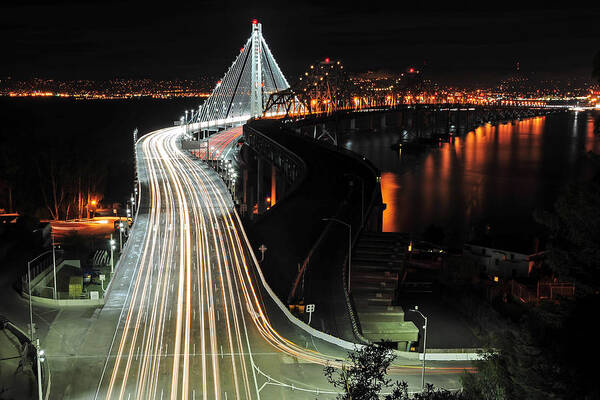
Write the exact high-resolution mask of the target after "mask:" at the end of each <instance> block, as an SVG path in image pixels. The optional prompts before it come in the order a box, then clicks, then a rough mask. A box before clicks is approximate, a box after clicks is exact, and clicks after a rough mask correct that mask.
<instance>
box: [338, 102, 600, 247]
mask: <svg viewBox="0 0 600 400" xmlns="http://www.w3.org/2000/svg"><path fill="white" fill-rule="evenodd" d="M399 139H400V135H399V133H398V132H397V131H388V132H376V133H358V134H352V135H350V136H347V137H345V139H344V143H343V144H344V145H345V147H347V148H348V149H350V150H353V151H355V152H357V153H360V154H364V155H366V156H367V157H368V158H369V159H370V160H371V161H372V162H373V163H374V164H375V165H377V166H378V167H379V168H380V169H381V173H382V182H381V183H382V193H383V200H384V202H385V203H387V209H386V211H385V212H384V230H385V231H392V232H414V233H422V232H423V231H424V230H425V228H426V227H427V226H428V225H430V224H434V225H437V226H440V227H442V228H443V229H444V233H445V241H446V243H447V244H449V245H461V244H462V243H463V241H464V240H468V239H469V237H470V236H471V234H472V232H473V231H474V228H475V227H477V226H480V225H482V224H489V225H490V226H491V228H492V230H493V231H494V232H495V233H497V234H499V235H505V236H506V235H510V236H518V237H522V238H526V237H531V236H532V235H534V234H535V231H536V230H537V229H539V227H538V226H537V225H536V224H535V222H534V219H533V216H532V214H533V211H534V210H535V209H549V208H551V207H552V204H553V203H554V201H555V200H556V198H557V196H558V195H559V194H560V193H561V191H562V190H564V188H565V186H566V185H567V184H568V183H569V182H574V181H577V180H581V179H585V178H586V177H589V176H590V174H591V173H592V168H591V165H590V163H589V160H587V159H586V157H585V153H586V152H588V151H594V152H595V153H600V138H599V137H597V136H594V134H593V120H592V116H591V115H588V114H586V113H580V114H577V115H576V114H574V113H564V114H558V115H552V116H548V117H539V118H532V119H528V120H524V121H521V122H516V123H515V124H514V125H512V124H510V123H509V124H503V125H499V126H496V127H494V126H490V125H486V126H484V127H481V128H478V129H477V130H476V131H475V132H471V133H469V134H467V135H466V136H464V137H460V138H456V139H455V140H454V142H452V143H443V144H441V146H440V147H439V148H437V149H435V150H432V151H429V152H427V153H424V154H421V155H409V154H401V153H399V152H398V151H393V150H391V149H390V145H391V144H393V143H396V142H398V141H399Z"/></svg>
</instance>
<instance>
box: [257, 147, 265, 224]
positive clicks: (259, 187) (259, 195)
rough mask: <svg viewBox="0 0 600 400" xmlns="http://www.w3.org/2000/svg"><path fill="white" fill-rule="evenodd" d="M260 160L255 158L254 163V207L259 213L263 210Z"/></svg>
mask: <svg viewBox="0 0 600 400" xmlns="http://www.w3.org/2000/svg"><path fill="white" fill-rule="evenodd" d="M262 167H263V166H262V160H261V159H260V158H258V159H257V164H256V208H257V211H258V213H259V214H261V213H262V212H263V211H264V203H265V202H264V199H263V193H262V192H263V176H262V174H263V171H262Z"/></svg>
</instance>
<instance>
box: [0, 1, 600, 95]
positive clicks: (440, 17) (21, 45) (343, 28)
mask: <svg viewBox="0 0 600 400" xmlns="http://www.w3.org/2000/svg"><path fill="white" fill-rule="evenodd" d="M394 4H395V5H396V6H392V5H394ZM397 4H398V2H390V3H389V5H386V4H385V3H381V2H377V3H376V4H375V3H373V6H371V5H370V3H369V4H365V5H362V6H359V7H358V8H357V7H356V6H354V5H352V3H341V2H335V1H334V2H327V4H321V2H318V1H311V2H305V3H301V2H295V3H293V4H288V3H285V2H269V3H262V4H261V3H259V2H252V1H249V2H244V3H239V2H232V1H223V2H219V1H199V2H190V3H179V4H178V3H176V2H169V3H168V4H167V5H166V6H164V7H162V8H153V7H150V6H148V5H144V4H142V3H139V4H138V3H132V2H116V1H96V0H94V1H87V2H85V3H82V2H76V1H72V0H63V1H41V0H39V1H28V0H25V1H18V2H13V4H6V3H3V5H2V6H0V37H1V39H0V44H1V46H2V49H3V54H4V56H3V59H4V61H3V63H2V64H1V65H0V77H2V78H4V77H7V76H11V77H13V78H15V79H28V78H30V77H32V76H38V77H43V78H56V79H110V78H113V77H131V78H142V77H147V78H152V79H169V78H180V79H198V78H200V77H201V76H207V75H208V76H215V77H219V76H222V75H223V74H224V73H225V71H226V70H227V68H228V67H229V66H230V64H231V62H232V61H233V59H234V57H235V56H236V54H237V51H238V49H239V48H240V47H241V46H242V45H243V44H244V41H245V40H246V39H247V38H248V37H249V34H250V21H251V19H252V18H257V19H259V21H260V22H262V24H263V32H264V36H265V38H266V40H267V42H268V43H269V46H270V48H271V50H272V51H273V54H274V56H275V58H276V59H277V61H278V63H279V65H280V66H281V68H282V70H283V72H284V74H286V76H287V77H288V80H289V81H291V82H293V81H295V80H296V78H297V76H298V74H299V73H301V72H302V71H303V70H304V69H305V68H306V67H307V66H308V65H309V64H310V63H312V62H314V61H316V60H318V59H321V58H324V57H330V58H332V59H340V60H342V62H343V63H344V65H345V66H346V67H347V69H348V70H350V71H357V72H360V71H366V70H389V71H395V72H400V71H402V70H404V69H405V68H406V67H408V66H411V65H414V66H417V67H421V66H423V65H425V66H426V67H425V68H426V72H427V74H428V76H430V77H431V78H433V79H436V80H440V81H442V82H444V83H462V84H464V83H480V84H492V83H494V82H497V81H498V80H499V79H501V78H503V77H505V76H507V75H509V74H510V73H512V72H513V71H514V70H515V65H516V63H517V62H519V63H520V68H521V70H522V71H524V72H528V73H533V74H535V75H536V76H538V77H540V78H560V79H566V78H571V79H589V78H590V75H591V65H592V59H593V57H594V54H595V53H596V52H597V51H598V50H600V29H599V28H598V27H599V26H600V6H595V7H592V8H589V7H588V8H586V7H580V8H570V7H567V6H560V7H554V8H553V7H548V6H544V7H543V8H538V7H533V6H525V7H523V6H522V5H521V6H514V7H512V6H510V5H509V4H508V3H504V2H503V3H502V4H501V6H489V5H488V6H481V5H478V6H474V7H465V6H457V5H456V4H449V5H448V6H445V7H437V6H433V5H432V4H430V3H426V4H424V5H422V6H420V5H415V4H410V5H409V6H404V7H403V8H398V6H397ZM351 5H352V8H351ZM376 6H377V7H376Z"/></svg>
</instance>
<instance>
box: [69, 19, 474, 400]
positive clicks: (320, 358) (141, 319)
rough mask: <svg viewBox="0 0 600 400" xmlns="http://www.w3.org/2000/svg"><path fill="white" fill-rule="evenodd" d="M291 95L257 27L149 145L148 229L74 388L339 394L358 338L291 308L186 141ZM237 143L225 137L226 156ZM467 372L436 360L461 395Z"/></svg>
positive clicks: (143, 217)
mask: <svg viewBox="0 0 600 400" xmlns="http://www.w3.org/2000/svg"><path fill="white" fill-rule="evenodd" d="M288 89H289V84H288V82H287V80H286V79H285V77H284V75H283V73H282V71H281V69H280V67H279V66H278V65H277V62H276V61H275V58H274V56H273V54H272V52H271V50H270V49H269V47H268V45H267V42H266V41H265V39H264V37H263V36H262V27H261V24H260V23H258V21H253V23H252V32H251V36H250V38H249V39H248V40H247V41H246V43H245V44H244V46H243V47H242V48H241V50H240V53H239V54H238V55H237V57H236V58H235V61H234V62H233V64H232V65H231V67H230V68H229V70H228V71H227V73H226V74H225V76H224V77H223V78H222V79H221V80H220V82H219V83H218V84H217V86H216V87H215V89H214V91H213V93H212V95H211V96H210V97H209V98H208V99H207V100H206V102H205V103H204V104H203V105H202V106H201V107H200V108H199V109H198V110H196V111H194V112H191V113H189V115H188V116H187V118H185V120H184V121H183V122H184V123H185V126H175V127H171V128H165V129H161V130H158V131H155V132H151V133H149V134H147V135H145V136H143V137H142V138H141V139H140V140H138V141H137V143H136V149H135V150H136V163H137V172H138V190H137V193H138V194H139V196H138V197H137V198H136V199H135V203H136V204H138V205H139V206H138V207H139V208H138V209H137V215H136V222H135V224H134V227H133V230H132V233H131V235H130V238H129V240H128V242H127V244H126V246H125V248H124V250H123V253H122V255H121V258H120V260H119V264H118V267H117V269H116V271H115V276H114V278H113V279H112V280H111V287H109V288H108V289H107V294H106V299H107V300H106V304H105V307H104V308H103V309H102V310H101V312H99V314H98V315H97V316H96V320H97V322H96V323H95V325H93V326H92V328H91V329H90V330H89V331H88V332H89V333H88V334H87V336H86V337H85V342H86V343H88V344H89V347H88V348H93V349H96V350H95V351H97V353H93V352H92V354H90V355H88V356H87V357H78V361H77V362H78V364H77V367H76V368H75V369H74V370H79V371H86V373H85V374H81V376H80V377H79V379H77V380H76V381H73V382H72V383H70V385H71V386H70V387H69V391H71V392H72V393H81V394H82V395H81V397H80V398H86V399H88V398H94V399H120V400H121V399H122V400H131V399H161V400H162V399H166V398H169V399H172V400H175V399H192V400H196V399H225V400H228V399H261V398H262V399H305V398H315V397H318V398H319V399H322V398H323V399H327V398H334V397H335V396H336V395H337V393H336V390H335V389H334V388H332V387H331V385H329V384H328V382H327V380H326V379H325V377H324V376H323V366H324V365H326V364H330V365H334V366H340V365H341V364H342V362H343V361H342V360H343V359H345V357H346V355H347V352H348V351H349V350H352V349H354V344H353V343H350V342H346V341H343V340H340V339H338V338H335V337H333V336H330V335H328V334H325V333H323V332H320V331H318V330H316V329H314V328H313V327H311V326H308V325H307V324H305V323H304V322H301V321H300V320H298V319H296V318H295V317H294V316H293V315H292V314H291V313H290V312H289V310H288V309H287V307H286V306H285V305H284V304H283V303H282V302H281V301H280V300H279V298H277V296H276V295H275V294H274V292H273V291H272V290H271V288H270V287H269V285H268V283H267V281H266V280H265V277H264V276H263V274H262V271H261V268H260V264H259V262H258V260H257V258H256V257H255V255H254V253H253V250H252V249H251V247H250V242H249V240H248V238H247V237H246V234H245V231H244V228H243V226H242V225H241V222H240V218H239V216H238V214H237V212H236V210H235V208H234V206H233V202H232V199H231V195H230V193H229V191H228V189H227V187H226V186H225V184H224V182H223V181H222V180H221V179H220V177H219V176H218V175H217V173H216V172H215V171H214V170H212V169H211V168H209V167H208V164H207V163H203V162H198V161H197V160H194V159H193V158H192V157H189V155H188V154H187V153H185V152H184V150H182V148H181V146H180V144H181V141H180V138H181V136H182V134H183V135H186V134H189V133H190V132H198V133H199V136H200V134H202V135H203V136H204V135H209V134H210V133H211V132H212V131H218V130H222V129H224V128H227V127H232V126H236V125H240V124H243V123H244V122H246V121H247V120H249V119H251V118H255V117H260V116H262V115H264V106H265V103H266V102H267V101H268V99H269V98H270V97H272V95H273V94H274V93H278V92H281V91H285V90H288ZM238 131H240V130H239V129H238ZM199 138H200V137H199ZM199 138H198V139H199ZM231 142H232V140H231V137H230V136H227V137H223V138H222V140H220V141H217V143H218V147H219V150H218V151H219V154H221V153H222V152H223V151H224V149H225V147H226V146H227V145H228V144H229V143H231ZM95 354H98V356H95ZM101 354H102V356H100V355H101ZM98 359H102V360H103V362H102V363H99V362H98ZM417 364H419V361H418V360H412V359H411V360H408V359H405V360H403V362H402V363H400V364H398V365H396V366H395V367H394V374H396V377H398V378H401V379H403V380H408V381H409V384H411V386H413V387H417V386H418V382H419V377H420V374H419V372H420V370H419V369H418V368H417V367H416V365H417ZM463 368H464V364H463V365H460V366H457V367H456V368H448V366H445V367H444V368H441V365H437V366H436V365H435V364H431V373H432V375H434V377H432V379H430V381H433V382H434V383H436V384H437V385H439V386H442V387H449V388H453V387H455V386H456V385H457V380H456V376H457V375H458V374H460V373H462V371H463ZM92 382H94V383H92ZM91 387H93V388H94V389H93V390H91V389H90V388H91ZM69 398H75V397H73V396H71V397H69Z"/></svg>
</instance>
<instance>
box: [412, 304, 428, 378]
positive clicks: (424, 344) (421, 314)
mask: <svg viewBox="0 0 600 400" xmlns="http://www.w3.org/2000/svg"><path fill="white" fill-rule="evenodd" d="M408 311H412V312H415V313H417V314H419V315H420V316H421V317H422V318H423V320H424V321H425V325H423V367H422V369H421V390H425V356H426V355H427V317H426V316H425V315H423V313H422V312H421V311H419V306H415V308H411V309H410V310H408Z"/></svg>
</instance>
